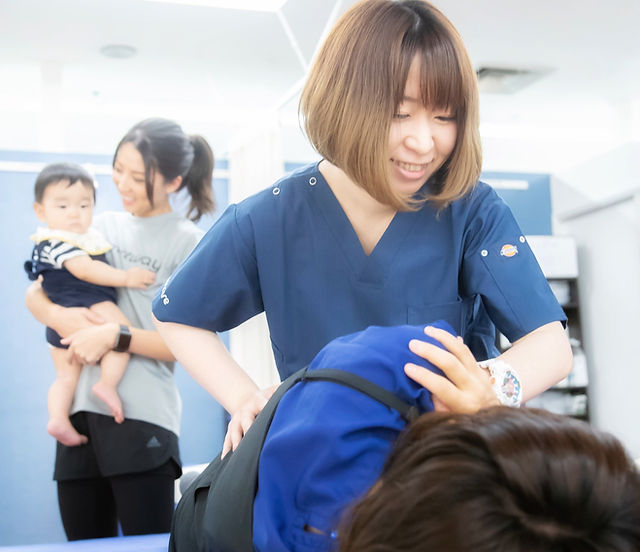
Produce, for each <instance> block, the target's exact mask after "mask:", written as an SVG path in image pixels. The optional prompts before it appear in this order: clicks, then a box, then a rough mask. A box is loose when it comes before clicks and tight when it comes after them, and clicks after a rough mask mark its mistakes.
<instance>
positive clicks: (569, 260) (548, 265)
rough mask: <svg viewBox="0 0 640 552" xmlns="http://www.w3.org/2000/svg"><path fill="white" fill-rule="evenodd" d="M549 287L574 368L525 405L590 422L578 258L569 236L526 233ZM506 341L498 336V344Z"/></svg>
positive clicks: (573, 243)
mask: <svg viewBox="0 0 640 552" xmlns="http://www.w3.org/2000/svg"><path fill="white" fill-rule="evenodd" d="M527 241H528V242H529V245H530V247H531V249H532V250H533V252H534V254H535V255H536V258H537V259H538V263H539V264H540V267H541V268H542V271H543V273H544V275H545V276H546V278H547V280H548V282H549V285H550V286H551V290H552V291H553V293H554V295H555V296H556V298H557V299H558V302H559V303H560V305H561V306H562V308H563V310H564V312H565V314H566V315H567V333H568V336H569V340H570V343H571V348H572V350H573V357H574V359H573V369H572V371H571V373H570V374H569V376H567V377H566V378H565V379H564V380H562V381H561V382H559V383H558V384H557V385H555V386H553V387H552V388H550V389H548V390H547V391H545V392H544V393H541V394H540V395H538V396H537V397H534V398H533V399H531V400H529V401H527V403H526V406H528V407H536V408H544V409H546V410H549V411H551V412H555V413H558V414H564V415H567V416H572V417H574V418H579V419H582V420H586V421H589V418H590V415H589V375H588V362H587V358H586V356H585V353H584V349H583V335H582V321H581V313H580V293H579V287H578V284H579V280H578V260H577V249H576V244H575V241H574V239H573V238H572V237H569V236H527ZM508 346H509V343H508V341H506V339H505V338H504V337H503V336H501V337H500V340H499V347H500V349H501V350H504V348H505V347H508Z"/></svg>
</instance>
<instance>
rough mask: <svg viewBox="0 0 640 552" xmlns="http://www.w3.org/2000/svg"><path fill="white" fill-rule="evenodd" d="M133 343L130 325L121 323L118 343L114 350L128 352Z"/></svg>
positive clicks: (117, 338)
mask: <svg viewBox="0 0 640 552" xmlns="http://www.w3.org/2000/svg"><path fill="white" fill-rule="evenodd" d="M130 343H131V330H130V329H129V326H126V325H125V324H120V331H119V332H118V337H116V344H115V345H114V346H113V350H114V351H116V352H117V353H126V352H127V351H128V350H129V344H130Z"/></svg>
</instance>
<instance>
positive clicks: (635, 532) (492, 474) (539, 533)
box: [339, 407, 640, 552]
mask: <svg viewBox="0 0 640 552" xmlns="http://www.w3.org/2000/svg"><path fill="white" fill-rule="evenodd" d="M339 539H340V551H341V552H347V551H349V552H355V551H358V552H383V551H385V552H386V551H389V550H394V551H395V552H409V551H411V552H418V551H422V550H447V551H448V552H494V551H502V550H504V551H507V550H508V551H509V552H631V551H637V550H640V474H639V473H638V468H637V467H636V466H635V464H634V462H633V460H631V458H630V457H629V456H628V454H627V453H626V451H625V449H624V448H623V446H622V444H621V443H620V442H619V441H618V440H617V439H616V438H615V437H613V436H612V435H609V434H607V433H604V432H601V431H598V430H596V429H594V428H593V427H591V426H589V425H588V424H587V423H585V422H581V421H578V420H574V419H570V418H567V417H564V416H560V415H556V414H551V413H549V412H546V411H544V410H535V409H528V408H522V409H511V408H508V407H492V408H488V409H484V410H481V411H479V412H477V413H476V414H451V413H429V414H425V415H423V416H421V417H420V418H419V419H418V420H416V421H415V422H414V423H413V424H411V425H410V426H409V427H408V429H407V430H406V431H405V432H404V433H403V434H401V436H400V438H399V439H398V441H397V443H396V445H395V447H394V450H393V451H392V453H391V455H390V456H389V458H388V459H387V463H386V465H385V468H384V470H383V473H382V476H381V478H380V480H379V481H378V482H377V483H376V484H375V485H374V486H373V488H372V489H371V490H370V491H369V493H368V494H367V495H366V496H365V497H364V498H363V499H362V500H361V501H360V502H359V503H358V504H356V505H355V506H354V507H353V508H352V510H351V511H350V512H348V513H347V515H346V516H345V519H344V520H343V526H342V527H341V528H340V530H339Z"/></svg>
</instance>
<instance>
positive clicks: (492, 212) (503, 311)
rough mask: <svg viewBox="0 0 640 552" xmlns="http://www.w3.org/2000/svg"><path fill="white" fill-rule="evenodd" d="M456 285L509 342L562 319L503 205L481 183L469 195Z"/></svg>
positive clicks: (492, 191) (529, 252) (529, 249)
mask: <svg viewBox="0 0 640 552" xmlns="http://www.w3.org/2000/svg"><path fill="white" fill-rule="evenodd" d="M474 195H475V196H476V197H473V198H472V200H471V208H470V212H469V220H468V224H467V227H466V229H465V238H464V239H465V251H464V258H463V265H462V273H461V280H462V281H461V284H462V286H463V288H464V291H465V293H467V294H468V295H475V294H478V295H480V296H481V298H482V301H483V303H484V306H485V308H486V310H487V312H488V314H489V316H490V318H491V320H492V321H493V323H494V324H495V325H496V327H497V328H498V329H499V330H500V331H501V332H502V333H503V334H504V335H505V336H506V337H507V338H508V339H509V340H510V341H512V342H513V341H515V340H517V339H519V338H521V337H523V336H524V335H526V334H528V333H529V332H531V331H533V330H535V329H536V328H539V327H540V326H542V325H544V324H548V323H549V322H554V321H562V322H563V323H565V322H566V316H565V314H564V312H563V311H562V308H561V307H560V305H559V304H558V301H557V300H556V298H555V296H554V295H553V293H552V291H551V289H550V287H549V284H548V282H547V280H546V278H545V276H544V274H543V273H542V270H541V269H540V266H539V265H538V262H537V260H536V258H535V256H534V254H533V252H532V250H531V248H530V247H529V244H528V242H527V239H526V237H525V236H524V234H523V233H522V231H521V230H520V227H519V226H518V223H517V222H516V220H515V218H514V216H513V214H512V213H511V210H510V209H509V207H508V206H507V205H506V204H505V203H504V202H503V201H502V199H501V198H500V197H499V196H498V195H497V194H496V192H495V191H494V190H493V189H491V188H490V187H489V186H487V185H482V187H481V188H480V189H476V190H475V191H474Z"/></svg>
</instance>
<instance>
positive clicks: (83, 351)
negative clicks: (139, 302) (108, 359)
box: [60, 322, 120, 364]
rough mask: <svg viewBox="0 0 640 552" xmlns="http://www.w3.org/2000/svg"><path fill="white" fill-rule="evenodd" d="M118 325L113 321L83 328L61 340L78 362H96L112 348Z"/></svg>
mask: <svg viewBox="0 0 640 552" xmlns="http://www.w3.org/2000/svg"><path fill="white" fill-rule="evenodd" d="M119 331H120V326H119V325H118V324H116V323H115V322H108V323H106V324H100V325H99V326H91V327H90V328H86V327H85V328H83V329H82V330H78V331H77V332H74V333H72V334H71V335H70V336H68V337H66V338H65V339H63V340H61V341H60V342H61V343H62V344H63V345H69V354H70V355H71V356H72V358H75V359H76V360H77V361H78V362H79V363H80V364H96V363H97V362H98V361H99V360H100V359H101V358H102V357H103V356H104V355H105V354H106V353H108V352H109V351H111V350H112V349H113V346H114V344H115V342H116V337H117V335H118V332H119Z"/></svg>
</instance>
